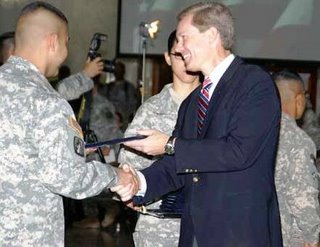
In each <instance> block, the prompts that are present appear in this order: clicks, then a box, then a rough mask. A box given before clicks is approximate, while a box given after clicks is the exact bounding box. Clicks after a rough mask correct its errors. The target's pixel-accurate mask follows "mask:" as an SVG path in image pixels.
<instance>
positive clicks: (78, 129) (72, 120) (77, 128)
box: [69, 116, 83, 138]
mask: <svg viewBox="0 0 320 247" xmlns="http://www.w3.org/2000/svg"><path fill="white" fill-rule="evenodd" d="M69 126H70V127H71V128H72V129H73V130H75V131H76V132H77V133H78V134H79V136H80V137H81V138H83V132H82V129H81V127H80V125H79V124H78V122H77V120H75V118H74V117H73V116H72V117H69Z"/></svg>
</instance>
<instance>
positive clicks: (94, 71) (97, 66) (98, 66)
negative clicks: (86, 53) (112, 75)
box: [83, 57, 104, 78]
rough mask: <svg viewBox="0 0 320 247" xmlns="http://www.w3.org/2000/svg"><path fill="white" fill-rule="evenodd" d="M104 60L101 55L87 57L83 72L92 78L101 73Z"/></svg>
mask: <svg viewBox="0 0 320 247" xmlns="http://www.w3.org/2000/svg"><path fill="white" fill-rule="evenodd" d="M103 66H104V64H103V61H102V59H101V57H96V58H95V59H93V60H90V58H88V59H87V61H86V63H85V64H84V68H83V72H84V73H85V74H86V75H87V76H88V77H90V78H93V77H95V76H96V75H99V74H101V73H102V71H103Z"/></svg>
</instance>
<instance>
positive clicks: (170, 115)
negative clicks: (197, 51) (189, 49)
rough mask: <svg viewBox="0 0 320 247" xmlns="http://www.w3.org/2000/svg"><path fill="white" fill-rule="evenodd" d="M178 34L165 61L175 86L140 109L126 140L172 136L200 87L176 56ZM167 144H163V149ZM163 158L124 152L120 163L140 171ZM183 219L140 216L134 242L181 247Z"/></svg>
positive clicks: (171, 39)
mask: <svg viewBox="0 0 320 247" xmlns="http://www.w3.org/2000/svg"><path fill="white" fill-rule="evenodd" d="M174 45H175V32H172V33H171V35H170V37H169V39H168V52H166V53H165V59H166V61H167V63H168V64H169V65H170V66H171V69H172V72H173V83H171V84H167V85H166V86H165V87H164V88H163V89H162V91H161V92H160V93H159V94H157V95H155V96H153V97H151V98H149V99H148V100H147V101H146V102H145V103H144V104H143V105H141V107H140V108H139V109H138V111H137V113H136V115H135V117H134V119H133V121H132V123H131V124H130V125H129V127H128V129H127V130H126V132H125V136H132V135H136V131H137V130H139V129H148V128H149V129H151V128H152V129H156V130H158V131H161V132H163V133H165V134H167V135H168V138H169V136H170V135H171V133H172V131H173V129H174V126H175V124H176V120H177V116H178V109H179V106H180V104H181V103H182V101H183V100H184V99H185V98H186V97H187V96H188V94H189V93H191V92H192V91H193V89H195V88H196V87H197V86H198V85H199V76H198V75H197V74H188V73H187V72H186V69H185V65H184V62H183V59H182V56H181V55H180V54H176V53H173V51H174V49H175V48H174ZM164 145H165V143H163V144H162V148H163V146H164ZM160 157H161V156H148V155H145V154H143V153H139V152H135V151H132V150H121V151H120V155H119V162H120V163H128V164H130V165H132V166H133V167H134V168H136V169H138V170H140V169H144V168H146V167H148V166H150V165H151V164H152V163H153V162H154V160H155V159H158V158H160ZM160 204H161V200H159V201H157V202H155V203H153V204H150V205H149V206H147V208H148V209H151V208H152V209H158V208H159V206H160ZM179 233H180V219H159V218H155V217H153V216H148V215H140V216H139V219H138V222H137V225H136V229H135V232H134V242H135V245H136V246H137V247H147V246H152V247H155V246H159V247H160V246H161V247H167V246H170V247H173V246H178V240H179Z"/></svg>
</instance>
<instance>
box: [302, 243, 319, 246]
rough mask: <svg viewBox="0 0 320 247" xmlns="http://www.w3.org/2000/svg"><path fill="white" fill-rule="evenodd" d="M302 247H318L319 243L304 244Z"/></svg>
mask: <svg viewBox="0 0 320 247" xmlns="http://www.w3.org/2000/svg"><path fill="white" fill-rule="evenodd" d="M303 247H320V243H317V244H309V243H305V244H304V245H303Z"/></svg>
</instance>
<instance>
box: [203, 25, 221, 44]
mask: <svg viewBox="0 0 320 247" xmlns="http://www.w3.org/2000/svg"><path fill="white" fill-rule="evenodd" d="M205 32H207V35H208V36H209V40H210V42H215V41H216V40H217V38H218V37H220V33H219V32H218V30H217V29H216V28H215V27H210V28H209V29H208V30H207V31H205Z"/></svg>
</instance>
